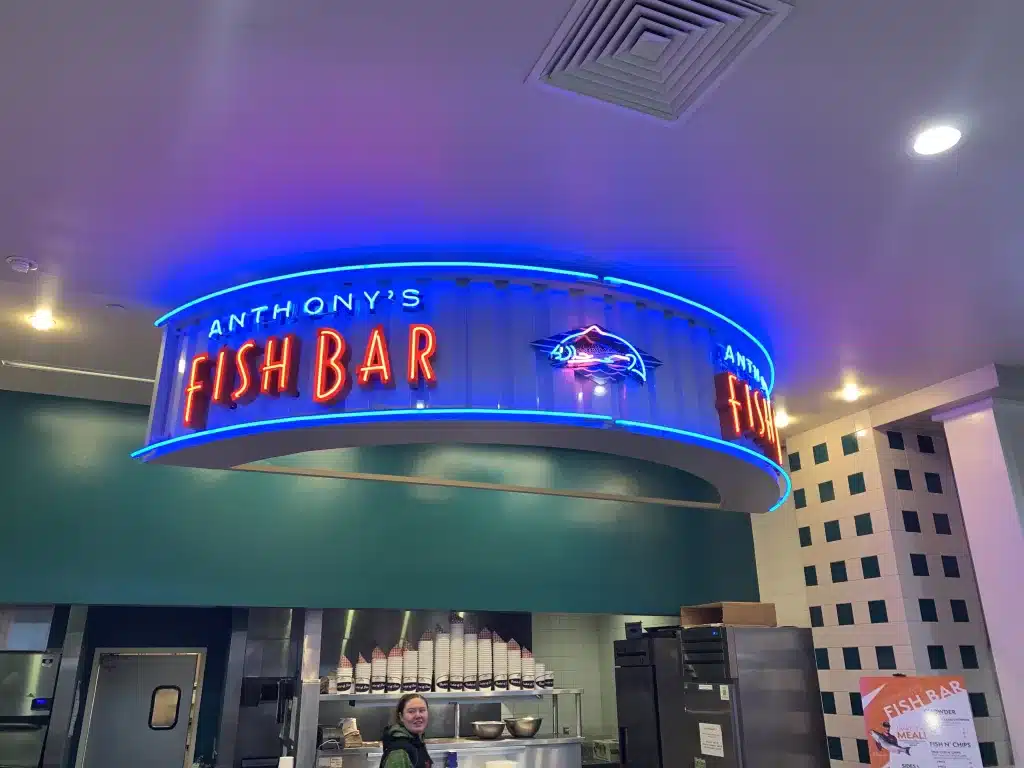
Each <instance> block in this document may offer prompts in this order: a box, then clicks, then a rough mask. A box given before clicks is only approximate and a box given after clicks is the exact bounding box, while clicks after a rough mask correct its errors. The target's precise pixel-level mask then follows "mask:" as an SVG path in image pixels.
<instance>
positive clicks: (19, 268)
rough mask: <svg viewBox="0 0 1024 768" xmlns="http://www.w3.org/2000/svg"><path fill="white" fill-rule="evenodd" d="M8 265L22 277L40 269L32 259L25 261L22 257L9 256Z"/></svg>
mask: <svg viewBox="0 0 1024 768" xmlns="http://www.w3.org/2000/svg"><path fill="white" fill-rule="evenodd" d="M7 264H8V266H9V267H10V268H11V269H13V270H14V271H15V272H18V273H19V274H22V275H27V274H28V273H29V272H35V271H36V270H37V269H39V265H38V264H36V263H35V262H34V261H32V259H23V258H22V257H21V256H8V257H7Z"/></svg>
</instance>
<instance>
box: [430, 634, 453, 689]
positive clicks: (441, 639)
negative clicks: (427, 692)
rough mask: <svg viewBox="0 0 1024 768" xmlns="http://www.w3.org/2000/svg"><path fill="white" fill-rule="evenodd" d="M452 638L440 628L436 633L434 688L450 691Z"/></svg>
mask: <svg viewBox="0 0 1024 768" xmlns="http://www.w3.org/2000/svg"><path fill="white" fill-rule="evenodd" d="M451 652H452V636H451V635H449V634H448V633H447V632H445V631H444V630H443V629H441V628H440V627H439V628H438V629H437V631H436V632H435V633H434V688H435V689H436V690H438V691H448V690H450V687H449V684H450V682H451V663H452V657H451Z"/></svg>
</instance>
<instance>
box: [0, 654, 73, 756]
mask: <svg viewBox="0 0 1024 768" xmlns="http://www.w3.org/2000/svg"><path fill="white" fill-rule="evenodd" d="M59 666H60V654H59V653H55V652H49V653H25V652H21V651H2V652H0V765H2V766H5V768H6V767H7V766H10V767H11V768H23V767H24V768H36V766H38V765H39V762H40V760H41V759H42V755H43V745H44V743H45V742H46V731H47V728H48V727H49V725H50V707H51V705H52V703H53V691H54V689H55V688H56V686H57V669H58V667H59Z"/></svg>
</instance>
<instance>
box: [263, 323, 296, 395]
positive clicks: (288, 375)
mask: <svg viewBox="0 0 1024 768" xmlns="http://www.w3.org/2000/svg"><path fill="white" fill-rule="evenodd" d="M298 346H299V340H298V339H297V338H296V337H295V334H293V333H289V334H287V335H286V336H284V337H283V338H280V339H279V338H277V337H276V336H271V337H270V338H269V339H267V345H266V348H265V349H264V351H263V365H262V366H260V374H261V379H260V394H263V395H274V396H276V395H279V394H295V390H296V388H297V385H298V382H297V378H298V377H297V376H296V375H295V370H294V369H295V364H296V362H297V358H298ZM278 350H280V352H279V351H278Z"/></svg>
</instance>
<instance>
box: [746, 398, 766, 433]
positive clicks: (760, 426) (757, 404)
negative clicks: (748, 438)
mask: <svg viewBox="0 0 1024 768" xmlns="http://www.w3.org/2000/svg"><path fill="white" fill-rule="evenodd" d="M747 391H748V392H749V391H750V387H747ZM754 410H755V411H756V412H757V436H758V437H764V431H765V421H766V420H765V417H764V399H763V398H762V397H761V390H759V389H755V390H754ZM751 427H753V417H751Z"/></svg>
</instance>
